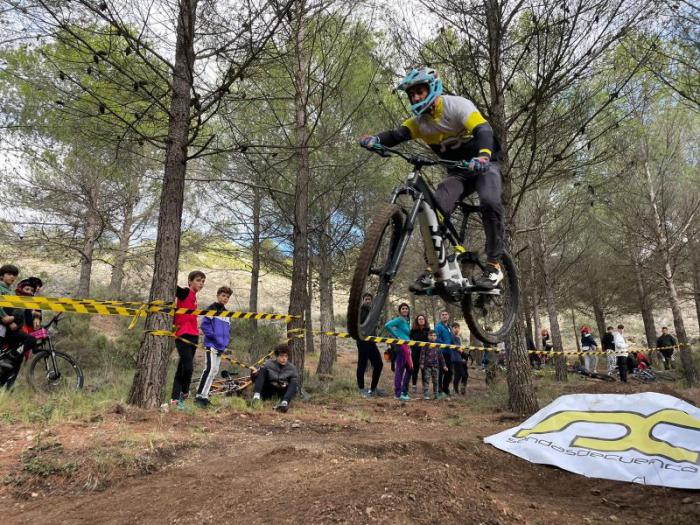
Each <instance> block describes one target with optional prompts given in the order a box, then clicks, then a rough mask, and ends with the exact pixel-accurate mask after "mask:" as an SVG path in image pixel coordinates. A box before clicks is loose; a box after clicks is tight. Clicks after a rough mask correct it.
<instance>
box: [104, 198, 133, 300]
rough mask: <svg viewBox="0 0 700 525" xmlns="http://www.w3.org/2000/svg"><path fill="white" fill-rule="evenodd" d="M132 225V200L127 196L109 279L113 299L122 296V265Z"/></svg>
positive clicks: (126, 254)
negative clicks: (117, 245)
mask: <svg viewBox="0 0 700 525" xmlns="http://www.w3.org/2000/svg"><path fill="white" fill-rule="evenodd" d="M133 225H134V201H133V199H131V198H128V199H127V200H126V202H125V203H124V222H123V223H122V227H121V230H120V232H119V248H118V249H117V254H116V256H115V257H114V265H113V266H112V275H111V278H110V281H109V295H110V297H111V298H113V299H121V298H122V286H123V285H124V265H125V264H126V258H127V256H128V254H129V243H130V241H131V228H132V226H133Z"/></svg>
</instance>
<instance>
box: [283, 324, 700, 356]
mask: <svg viewBox="0 0 700 525" xmlns="http://www.w3.org/2000/svg"><path fill="white" fill-rule="evenodd" d="M304 332H305V329H303V328H294V329H292V330H289V331H288V333H289V334H292V337H300V338H303V337H304ZM312 332H313V333H314V334H316V335H327V336H330V337H340V338H343V339H353V337H352V336H351V335H350V334H348V333H346V332H326V331H323V330H312ZM364 340H365V341H371V342H374V343H387V344H397V345H406V346H418V347H429V348H450V349H454V350H465V351H469V350H478V351H480V352H500V350H499V349H498V348H496V347H493V346H491V347H483V346H463V345H450V344H445V343H430V342H426V341H413V340H410V339H396V338H392V337H377V336H367V337H365V338H364ZM685 346H688V347H691V346H692V345H685ZM667 348H668V347H663V349H667ZM659 349H662V348H659ZM647 350H656V349H647ZM629 351H630V352H632V351H634V349H631V350H629ZM610 352H612V351H605V350H594V351H591V350H582V351H566V350H557V351H553V350H528V354H540V355H546V356H547V355H607V354H608V353H610Z"/></svg>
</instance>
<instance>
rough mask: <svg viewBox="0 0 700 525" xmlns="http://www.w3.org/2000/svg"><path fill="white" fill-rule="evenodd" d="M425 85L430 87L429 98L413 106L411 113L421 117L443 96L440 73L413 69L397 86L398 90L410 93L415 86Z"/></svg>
mask: <svg viewBox="0 0 700 525" xmlns="http://www.w3.org/2000/svg"><path fill="white" fill-rule="evenodd" d="M420 84H425V85H426V86H428V96H427V97H425V99H423V100H421V101H420V102H418V103H416V104H411V111H412V112H413V114H414V115H416V116H419V115H422V114H423V113H425V111H426V110H427V109H428V108H429V107H430V106H432V105H433V103H434V102H435V101H436V100H437V98H438V97H439V96H440V95H442V80H440V76H439V75H438V72H437V71H435V70H434V69H433V68H431V67H421V68H418V69H412V70H411V71H409V72H408V74H406V76H405V77H403V80H402V81H401V82H400V83H399V85H398V86H396V89H399V90H401V91H406V92H408V90H409V89H411V88H412V87H413V86H418V85H420Z"/></svg>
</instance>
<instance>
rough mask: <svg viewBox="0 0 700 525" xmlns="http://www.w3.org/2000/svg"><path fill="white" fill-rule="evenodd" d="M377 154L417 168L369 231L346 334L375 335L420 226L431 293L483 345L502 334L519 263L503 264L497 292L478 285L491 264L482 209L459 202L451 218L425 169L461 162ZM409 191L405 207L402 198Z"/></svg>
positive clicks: (386, 151) (510, 314)
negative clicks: (456, 310) (457, 313)
mask: <svg viewBox="0 0 700 525" xmlns="http://www.w3.org/2000/svg"><path fill="white" fill-rule="evenodd" d="M374 151H375V152H376V153H378V154H380V155H382V156H384V157H389V156H392V155H395V156H398V157H401V158H403V159H404V160H405V161H406V162H408V163H409V164H411V165H412V166H413V169H412V171H411V173H410V174H409V175H408V178H407V179H406V181H405V183H403V184H401V185H399V186H397V187H396V188H394V191H393V192H392V194H391V200H390V202H388V203H386V204H384V205H383V206H382V208H381V209H380V210H379V211H378V212H377V213H376V215H375V218H374V221H373V223H372V224H371V226H370V227H369V228H368V229H367V231H366V233H365V241H364V244H363V245H362V247H361V249H360V253H359V257H358V261H357V266H356V267H355V273H354V276H353V280H352V285H351V288H350V299H349V302H348V315H347V319H348V332H349V333H350V335H351V336H352V337H353V338H355V339H363V338H364V337H367V336H373V335H375V333H376V330H377V327H378V324H379V320H380V318H382V316H383V310H384V307H385V304H386V302H387V300H388V299H389V296H390V292H391V287H392V285H393V284H394V282H395V279H396V275H397V273H398V271H399V268H400V265H401V261H402V259H403V257H404V255H405V252H406V248H407V246H408V243H409V240H410V238H411V235H412V233H413V230H414V227H415V225H416V223H418V225H419V228H420V232H421V237H422V241H423V245H424V249H425V256H426V262H427V263H428V264H429V265H430V267H431V268H432V269H433V275H434V277H435V280H436V285H435V288H434V294H435V295H438V296H440V297H441V298H442V299H443V300H444V301H445V302H446V303H448V304H455V305H459V306H460V307H461V310H462V313H463V315H464V319H465V320H466V322H467V325H468V326H469V329H470V330H471V332H472V333H473V334H474V335H475V336H476V337H477V338H478V339H479V340H481V341H483V342H484V343H493V344H495V343H499V342H501V341H503V340H504V339H505V337H506V336H507V335H508V332H509V331H510V329H511V328H512V327H513V324H514V322H515V320H516V318H517V314H518V303H519V286H518V275H517V269H516V267H515V263H514V262H513V259H512V258H511V256H510V254H509V253H508V252H505V253H504V254H503V257H502V259H501V267H502V270H503V273H504V278H503V281H502V282H501V284H500V285H499V286H498V287H497V288H495V289H492V290H484V289H480V288H478V287H477V286H475V285H474V284H473V283H474V280H475V278H476V277H477V276H478V275H480V274H481V272H482V271H483V270H484V268H485V266H486V254H485V253H484V247H483V245H482V246H477V244H478V240H483V225H482V224H481V211H480V208H479V206H476V205H472V204H466V203H463V202H460V203H459V204H458V205H457V209H456V210H455V213H454V214H453V215H452V218H448V217H445V214H444V213H443V212H442V211H441V210H440V208H439V206H438V204H437V202H436V200H435V196H434V191H433V189H432V187H431V186H430V184H429V182H428V181H427V180H426V179H425V178H424V177H423V174H422V169H423V168H424V167H426V166H437V165H442V166H449V167H452V168H463V164H462V163H461V162H459V161H449V160H442V159H431V158H427V157H423V156H419V155H408V154H404V153H402V152H400V151H398V150H394V149H390V148H386V147H383V146H381V145H379V144H377V145H375V147H374ZM402 196H407V197H408V198H409V199H408V200H409V202H408V204H407V205H401V204H400V203H399V198H400V197H402ZM367 293H370V294H372V296H373V297H372V303H371V305H370V306H369V312H368V313H367V315H366V316H365V317H364V320H362V321H361V317H360V307H361V305H362V297H363V295H365V294H367Z"/></svg>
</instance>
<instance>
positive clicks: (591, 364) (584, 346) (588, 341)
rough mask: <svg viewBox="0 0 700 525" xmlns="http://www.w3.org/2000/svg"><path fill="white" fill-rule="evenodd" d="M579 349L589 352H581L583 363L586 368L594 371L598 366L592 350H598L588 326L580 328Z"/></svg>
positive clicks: (596, 357)
mask: <svg viewBox="0 0 700 525" xmlns="http://www.w3.org/2000/svg"><path fill="white" fill-rule="evenodd" d="M581 350H583V352H591V353H584V354H583V363H584V366H585V367H586V370H588V371H589V372H595V371H596V370H597V368H598V356H597V355H596V354H595V353H592V352H597V351H598V343H596V342H595V339H594V338H593V334H591V329H590V328H589V327H588V326H584V327H582V328H581Z"/></svg>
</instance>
